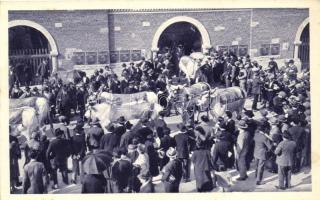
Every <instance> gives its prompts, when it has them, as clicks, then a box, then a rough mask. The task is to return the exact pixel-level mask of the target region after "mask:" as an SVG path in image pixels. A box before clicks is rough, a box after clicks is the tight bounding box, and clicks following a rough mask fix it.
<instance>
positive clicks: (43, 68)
mask: <svg viewBox="0 0 320 200" xmlns="http://www.w3.org/2000/svg"><path fill="white" fill-rule="evenodd" d="M49 75H50V69H49V65H48V61H47V60H43V61H42V62H41V63H40V65H39V66H38V69H37V76H39V77H40V83H41V84H43V81H44V80H45V79H47V78H48V76H49Z"/></svg>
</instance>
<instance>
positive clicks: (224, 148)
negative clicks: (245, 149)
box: [212, 140, 232, 169]
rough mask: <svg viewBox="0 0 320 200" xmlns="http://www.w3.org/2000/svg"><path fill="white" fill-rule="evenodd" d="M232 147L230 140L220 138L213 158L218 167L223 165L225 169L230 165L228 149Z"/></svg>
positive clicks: (215, 165) (214, 149)
mask: <svg viewBox="0 0 320 200" xmlns="http://www.w3.org/2000/svg"><path fill="white" fill-rule="evenodd" d="M231 147H232V144H231V142H230V141H228V140H220V141H218V142H217V143H216V144H215V145H214V148H213V153H212V160H213V165H214V167H215V168H216V169H218V166H220V165H223V166H224V167H225V169H227V168H228V167H229V157H228V151H230V149H231Z"/></svg>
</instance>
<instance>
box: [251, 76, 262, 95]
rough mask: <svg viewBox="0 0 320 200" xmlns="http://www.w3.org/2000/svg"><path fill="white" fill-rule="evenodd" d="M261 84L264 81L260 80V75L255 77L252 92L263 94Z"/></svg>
mask: <svg viewBox="0 0 320 200" xmlns="http://www.w3.org/2000/svg"><path fill="white" fill-rule="evenodd" d="M261 85H262V81H261V80H260V78H259V77H255V78H253V79H252V89H251V93H252V94H261Z"/></svg>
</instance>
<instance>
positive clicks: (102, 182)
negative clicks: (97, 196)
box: [81, 174, 107, 193]
mask: <svg viewBox="0 0 320 200" xmlns="http://www.w3.org/2000/svg"><path fill="white" fill-rule="evenodd" d="M106 185H107V180H106V178H105V177H104V175H103V174H86V175H84V179H83V183H82V188H81V193H104V192H105V187H106Z"/></svg>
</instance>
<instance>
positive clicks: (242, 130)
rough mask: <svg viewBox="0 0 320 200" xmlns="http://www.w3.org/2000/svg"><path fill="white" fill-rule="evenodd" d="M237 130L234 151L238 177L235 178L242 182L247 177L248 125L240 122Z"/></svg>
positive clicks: (242, 121)
mask: <svg viewBox="0 0 320 200" xmlns="http://www.w3.org/2000/svg"><path fill="white" fill-rule="evenodd" d="M238 128H239V135H238V138H237V143H236V150H237V155H238V156H237V157H238V159H237V161H238V171H239V174H240V177H239V178H237V180H238V181H244V180H246V179H247V178H248V176H247V166H246V157H247V154H248V151H249V145H250V139H249V137H250V133H249V131H248V130H247V129H248V125H247V124H246V122H245V121H244V120H240V121H239V123H238Z"/></svg>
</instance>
